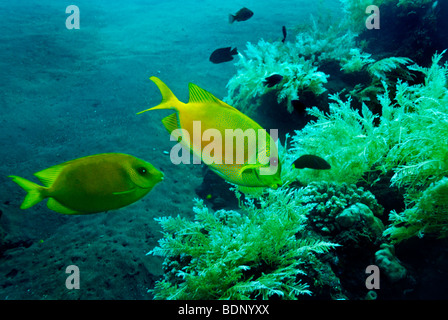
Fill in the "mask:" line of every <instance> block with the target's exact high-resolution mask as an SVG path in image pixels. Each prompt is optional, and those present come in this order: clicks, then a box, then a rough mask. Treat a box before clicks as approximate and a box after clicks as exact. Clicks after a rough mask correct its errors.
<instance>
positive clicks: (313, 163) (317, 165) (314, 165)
mask: <svg viewBox="0 0 448 320" xmlns="http://www.w3.org/2000/svg"><path fill="white" fill-rule="evenodd" d="M293 165H294V167H295V168H296V169H303V168H309V169H318V170H327V169H331V166H330V164H329V163H328V162H327V161H325V160H324V159H322V158H321V157H318V156H314V155H312V154H305V155H303V156H301V157H300V158H298V159H297V160H296V161H294V162H293Z"/></svg>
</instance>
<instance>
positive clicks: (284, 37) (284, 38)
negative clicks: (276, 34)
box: [282, 26, 286, 43]
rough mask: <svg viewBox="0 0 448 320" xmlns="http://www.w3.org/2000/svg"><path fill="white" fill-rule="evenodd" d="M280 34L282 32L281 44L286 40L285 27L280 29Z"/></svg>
mask: <svg viewBox="0 0 448 320" xmlns="http://www.w3.org/2000/svg"><path fill="white" fill-rule="evenodd" d="M282 32H283V40H282V42H283V43H285V40H286V27H285V26H283V27H282Z"/></svg>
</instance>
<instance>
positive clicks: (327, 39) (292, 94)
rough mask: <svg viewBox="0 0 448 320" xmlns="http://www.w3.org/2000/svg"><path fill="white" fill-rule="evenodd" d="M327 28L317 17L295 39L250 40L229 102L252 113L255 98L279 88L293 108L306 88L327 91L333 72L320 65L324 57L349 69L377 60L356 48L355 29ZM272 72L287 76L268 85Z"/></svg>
mask: <svg viewBox="0 0 448 320" xmlns="http://www.w3.org/2000/svg"><path fill="white" fill-rule="evenodd" d="M324 28H325V27H323V26H320V27H319V26H318V25H317V23H316V22H315V21H314V20H313V23H312V25H311V28H309V30H308V31H307V32H301V33H299V34H297V36H296V38H295V41H294V42H286V43H282V42H278V41H277V42H272V43H270V42H266V41H264V40H260V41H259V42H258V44H257V45H253V44H251V43H248V44H247V49H246V51H245V52H244V53H243V54H240V55H239V57H240V59H239V61H238V62H237V63H236V66H237V68H238V71H237V74H236V75H235V76H234V77H233V78H232V79H230V81H229V83H228V84H227V87H228V96H227V97H226V102H228V103H229V104H231V105H234V106H236V107H237V108H239V109H241V110H242V111H244V112H246V113H251V112H253V111H254V110H255V109H256V108H257V107H258V105H257V103H255V102H254V101H253V98H257V97H260V96H262V95H263V94H265V93H267V92H269V91H273V90H275V91H278V93H277V98H278V99H277V100H278V102H279V103H281V102H283V101H286V102H287V108H288V111H289V112H292V111H293V106H292V103H291V101H293V100H298V99H299V98H300V94H301V93H302V92H304V91H311V92H313V93H314V94H315V95H320V94H322V93H323V92H325V90H326V89H325V84H326V83H327V80H328V79H327V78H328V77H329V75H327V74H325V73H324V72H322V71H319V69H318V68H319V65H320V64H321V63H322V62H323V61H329V60H335V61H338V62H341V64H342V66H343V68H345V69H347V71H348V70H355V69H356V70H358V69H360V68H362V65H364V64H367V63H369V62H372V61H374V60H371V59H369V57H368V54H365V53H362V52H361V50H360V49H355V51H353V49H352V48H355V40H354V39H355V36H356V34H355V33H352V32H350V31H347V30H346V29H341V28H340V27H339V26H336V27H335V26H328V28H326V29H325V30H324ZM272 74H280V75H282V76H283V80H282V81H281V82H280V83H279V84H278V85H276V86H274V87H272V88H268V87H267V86H265V85H264V84H263V81H264V80H265V78H266V77H268V76H271V75H272Z"/></svg>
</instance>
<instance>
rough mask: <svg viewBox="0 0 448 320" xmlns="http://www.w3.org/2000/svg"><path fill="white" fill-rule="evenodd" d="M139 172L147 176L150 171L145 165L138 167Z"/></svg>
mask: <svg viewBox="0 0 448 320" xmlns="http://www.w3.org/2000/svg"><path fill="white" fill-rule="evenodd" d="M137 172H138V173H139V174H140V175H142V176H145V175H146V174H147V173H148V170H147V169H146V168H145V167H139V168H137Z"/></svg>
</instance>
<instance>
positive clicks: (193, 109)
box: [139, 77, 282, 188]
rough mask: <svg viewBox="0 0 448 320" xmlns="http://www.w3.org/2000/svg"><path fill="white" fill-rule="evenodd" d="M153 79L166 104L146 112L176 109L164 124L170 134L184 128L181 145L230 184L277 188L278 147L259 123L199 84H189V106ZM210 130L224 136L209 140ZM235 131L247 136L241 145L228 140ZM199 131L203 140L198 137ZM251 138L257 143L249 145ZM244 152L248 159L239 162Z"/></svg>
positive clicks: (278, 168)
mask: <svg viewBox="0 0 448 320" xmlns="http://www.w3.org/2000/svg"><path fill="white" fill-rule="evenodd" d="M150 79H151V80H152V81H153V82H154V83H155V84H156V85H157V87H158V88H159V90H160V92H161V94H162V102H161V103H160V104H159V105H158V106H156V107H153V108H150V109H147V110H145V111H149V110H156V109H171V110H175V111H176V113H173V114H171V115H169V116H168V117H166V118H164V119H163V120H162V123H163V125H164V126H165V128H166V129H167V130H168V131H169V132H170V134H173V132H175V130H176V129H181V130H176V131H180V132H181V134H180V137H181V138H182V140H181V142H180V143H181V145H183V146H184V147H186V148H187V149H189V150H190V151H191V152H192V153H193V154H194V155H196V156H198V157H200V158H201V159H202V160H203V161H204V162H205V163H206V164H207V165H208V166H209V168H211V169H212V170H213V171H214V172H216V173H217V174H218V175H220V176H221V177H222V178H224V179H225V180H227V181H229V182H232V183H234V184H237V185H240V186H243V187H249V188H253V187H271V188H276V187H277V186H278V185H279V184H281V183H282V182H281V178H280V173H281V166H280V161H279V159H278V151H277V146H276V144H275V141H274V140H273V138H272V137H271V136H270V135H269V134H268V133H267V132H266V131H265V130H264V129H263V128H262V127H261V126H260V125H259V124H258V123H256V122H255V121H254V120H252V119H251V118H249V117H248V116H246V115H245V114H243V113H241V112H240V111H239V110H237V109H235V108H234V107H232V106H230V105H228V104H227V103H225V102H223V101H221V100H219V99H218V98H216V97H215V96H214V95H212V94H211V93H210V92H208V91H205V90H204V89H201V88H200V87H198V86H197V85H195V84H192V83H190V84H189V95H190V98H189V101H188V103H183V102H181V101H179V100H178V99H177V98H176V96H175V95H174V94H173V92H172V91H171V90H170V89H169V88H168V87H167V86H166V85H165V84H164V83H163V82H162V81H161V80H160V79H159V78H157V77H151V78H150ZM145 111H142V112H145ZM142 112H139V113H142ZM209 129H213V130H214V132H218V133H220V135H219V136H220V137H218V136H216V135H214V136H213V139H212V138H211V137H210V136H208V137H207V134H204V133H206V132H207V131H208V132H210V130H209ZM229 130H230V131H229ZM235 130H239V131H240V132H244V133H245V134H247V136H246V138H245V139H244V143H240V144H238V142H237V141H236V138H235V139H233V138H232V137H231V138H230V139H226V138H228V137H229V136H228V135H229V134H231V133H232V132H233V133H235V132H236V131H235ZM198 131H200V137H199V139H198V137H197V136H195V132H198ZM226 136H227V137H226ZM250 139H252V142H254V143H251V142H249V141H250ZM211 140H213V141H211ZM211 143H213V146H214V147H213V152H208V153H207V152H204V151H205V150H207V148H208V149H210V144H211ZM241 148H243V150H241ZM208 151H210V150H208ZM241 151H243V154H244V158H240V159H238V158H237V155H238V154H240V155H241ZM238 152H239V153H238ZM239 160H240V161H239Z"/></svg>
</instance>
